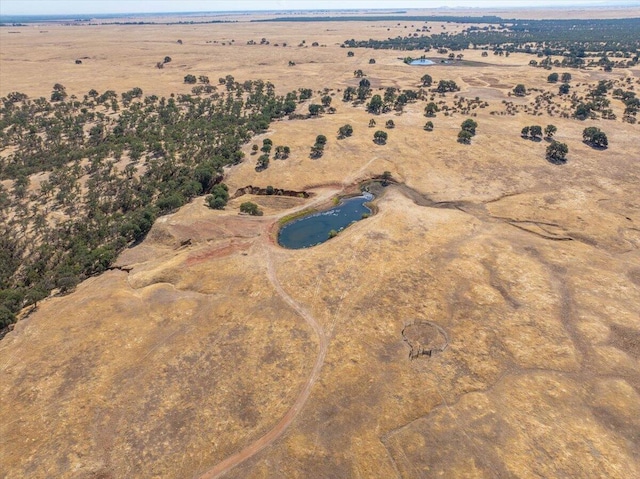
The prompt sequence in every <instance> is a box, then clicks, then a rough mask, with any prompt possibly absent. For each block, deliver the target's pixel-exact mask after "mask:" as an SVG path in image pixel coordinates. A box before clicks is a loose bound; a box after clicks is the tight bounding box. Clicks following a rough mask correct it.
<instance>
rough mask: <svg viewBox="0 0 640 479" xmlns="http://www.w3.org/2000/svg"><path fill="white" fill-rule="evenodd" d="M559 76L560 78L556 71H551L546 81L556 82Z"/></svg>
mask: <svg viewBox="0 0 640 479" xmlns="http://www.w3.org/2000/svg"><path fill="white" fill-rule="evenodd" d="M559 78H560V75H558V74H557V73H552V74H551V75H549V76H548V77H547V81H548V82H549V83H557V81H558V79H559Z"/></svg>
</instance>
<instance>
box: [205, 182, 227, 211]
mask: <svg viewBox="0 0 640 479" xmlns="http://www.w3.org/2000/svg"><path fill="white" fill-rule="evenodd" d="M205 201H206V202H207V205H209V208H213V209H214V210H222V209H224V207H225V206H226V205H227V201H229V188H228V187H227V185H225V184H224V183H219V184H217V185H216V186H214V187H213V189H212V190H211V194H210V195H208V196H207V197H206V198H205Z"/></svg>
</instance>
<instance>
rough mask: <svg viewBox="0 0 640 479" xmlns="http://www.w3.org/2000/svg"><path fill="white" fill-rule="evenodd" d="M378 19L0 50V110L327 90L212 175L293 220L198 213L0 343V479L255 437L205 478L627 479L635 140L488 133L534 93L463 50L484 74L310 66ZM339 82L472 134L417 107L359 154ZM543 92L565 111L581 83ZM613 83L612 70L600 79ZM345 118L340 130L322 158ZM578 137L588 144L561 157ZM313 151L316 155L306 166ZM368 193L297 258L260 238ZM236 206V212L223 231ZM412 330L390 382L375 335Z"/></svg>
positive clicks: (518, 66)
mask: <svg viewBox="0 0 640 479" xmlns="http://www.w3.org/2000/svg"><path fill="white" fill-rule="evenodd" d="M492 13H493V12H492ZM598 16H599V15H598ZM395 23H397V22H393V23H390V22H380V23H371V24H368V23H365V22H357V23H349V22H335V23H327V24H322V23H300V24H298V23H292V24H271V23H269V24H250V23H237V24H214V25H184V26H136V27H133V26H101V27H88V26H78V27H65V26H58V25H47V26H46V27H43V26H41V25H39V26H30V27H23V28H19V29H13V28H12V29H6V28H3V29H0V52H1V54H2V55H1V57H0V74H1V80H2V81H1V82H0V95H6V94H7V93H8V92H10V91H16V90H18V91H22V92H25V93H27V94H29V95H30V96H34V97H37V96H40V95H42V96H47V97H48V96H49V94H50V91H51V87H52V85H53V84H54V83H56V82H59V83H62V84H64V85H65V86H66V87H67V91H68V92H69V94H75V95H77V96H82V95H84V94H86V92H87V91H88V90H89V89H91V88H95V89H97V90H98V91H104V90H106V89H113V90H116V91H118V92H120V91H124V90H126V89H130V88H132V87H135V86H139V87H141V88H142V89H143V90H144V92H145V94H152V93H154V94H158V95H169V94H170V93H172V92H176V93H180V92H184V93H186V92H188V91H189V89H190V87H188V86H186V85H184V84H183V82H182V79H183V77H184V76H185V75H186V74H189V73H191V74H194V75H196V76H197V75H208V76H209V77H210V78H211V80H212V82H214V83H216V80H217V78H218V77H220V76H225V75H227V74H232V75H233V76H234V77H235V78H236V79H237V80H239V81H244V80H248V79H258V78H261V79H264V80H269V81H271V82H273V83H274V84H275V85H276V88H277V90H278V91H279V92H281V93H284V92H287V91H290V90H292V89H297V88H300V87H306V88H312V89H313V90H314V92H315V93H314V99H313V101H315V102H319V98H320V93H319V91H321V90H323V89H324V88H327V89H329V92H330V94H334V95H335V96H334V99H333V103H332V106H335V107H336V108H337V112H336V113H335V114H333V115H328V114H326V115H323V116H322V117H320V118H317V119H309V120H283V121H278V122H275V123H273V124H272V125H271V128H270V130H269V131H268V132H267V133H266V134H265V135H264V136H262V137H259V138H257V139H256V141H257V142H260V141H261V138H266V137H269V138H271V139H272V140H273V142H274V146H276V145H288V146H290V147H291V150H292V154H291V156H290V158H289V159H287V160H273V159H272V161H271V165H270V166H269V168H268V169H267V170H265V171H263V172H260V173H257V172H256V171H255V168H254V167H255V156H251V155H250V147H251V144H248V145H246V154H247V157H246V158H247V159H246V161H245V162H243V163H242V164H240V165H238V166H235V167H233V168H230V169H228V171H227V172H226V178H225V182H226V183H227V184H228V185H229V187H230V190H231V191H232V192H233V191H235V189H237V188H240V187H244V186H247V185H254V186H260V187H266V186H267V185H273V186H275V187H278V188H286V189H292V190H303V189H305V190H310V191H312V192H314V193H315V196H313V197H312V198H311V199H308V200H304V199H300V198H279V199H275V198H273V197H265V196H242V197H240V198H237V199H234V200H232V201H231V202H230V203H229V205H228V206H227V208H226V210H225V211H213V210H210V209H208V208H206V207H205V206H204V201H203V200H202V199H198V200H196V201H194V202H193V203H191V204H189V205H187V206H185V207H183V208H182V209H181V210H180V211H178V212H177V213H175V214H173V215H169V216H166V217H163V218H161V219H159V220H158V221H157V222H156V224H155V225H154V227H153V229H152V231H151V233H150V234H149V235H148V237H147V238H146V239H145V241H144V242H142V243H141V244H140V245H137V246H135V247H134V248H131V249H129V250H127V251H126V252H125V253H123V254H122V255H121V257H120V258H119V260H118V265H119V267H120V268H121V269H115V270H112V271H109V272H107V273H105V274H103V275H102V276H100V277H95V278H91V279H89V280H87V281H85V282H84V283H82V284H81V285H80V286H79V287H78V289H77V291H76V292H74V293H72V294H70V295H68V296H64V297H57V298H52V299H49V300H47V301H45V302H43V303H42V304H41V305H40V306H39V308H38V310H37V311H36V312H35V313H33V314H32V315H31V316H30V317H29V318H28V319H26V320H24V321H21V322H19V323H18V324H17V326H16V329H15V331H14V332H12V333H10V334H9V335H7V336H6V338H5V339H3V340H2V342H0V377H1V378H2V379H1V380H0V402H1V403H2V404H3V407H2V409H1V410H0V463H1V464H2V468H1V469H2V473H1V474H0V476H2V477H6V478H22V477H43V478H44V477H69V478H71V477H74V478H80V477H82V478H103V479H106V478H122V477H158V478H160V477H162V478H171V477H175V478H184V477H197V476H198V475H200V474H205V473H206V472H207V471H211V470H212V469H214V468H215V467H216V466H217V465H218V464H220V463H221V462H222V461H223V460H225V459H226V458H228V457H230V456H232V455H233V454H234V453H237V452H238V451H243V450H244V448H246V447H250V446H251V445H252V444H254V443H255V441H257V440H258V439H259V438H260V437H262V436H264V435H265V434H268V433H269V431H276V430H277V429H278V428H280V429H281V430H277V431H276V432H275V433H274V434H275V437H274V440H273V441H268V444H266V447H264V448H263V449H261V450H260V451H258V452H257V453H256V454H252V455H249V454H247V458H246V459H247V460H246V461H244V462H242V463H240V464H239V465H238V466H237V467H235V468H233V469H231V470H229V471H228V472H227V474H226V476H225V477H237V478H241V477H242V478H264V477H274V478H276V477H277V478H280V477H300V478H303V477H380V478H388V477H402V478H418V477H467V478H481V477H487V478H489V477H522V478H534V477H576V478H578V477H581V478H591V477H607V478H629V477H638V476H640V372H639V371H640V364H639V361H640V320H639V311H640V162H639V159H640V145H639V143H638V139H639V138H640V127H639V126H638V125H631V124H628V123H623V122H621V121H620V120H616V121H604V120H601V121H587V122H580V121H578V120H574V119H561V118H559V117H557V116H556V117H553V118H550V117H548V116H547V115H546V114H544V115H543V116H537V117H534V116H531V115H527V114H524V113H518V114H517V115H516V116H506V115H499V114H498V115H495V114H494V115H492V114H490V112H491V111H504V105H503V103H502V100H512V99H510V98H509V97H508V92H509V91H510V90H511V89H512V88H513V87H514V86H515V85H516V84H517V83H525V84H526V85H527V86H530V87H534V86H535V87H537V88H542V89H553V90H554V91H556V90H557V85H556V86H553V85H549V86H547V84H546V76H547V75H548V72H546V71H545V70H542V69H534V68H531V67H529V66H527V63H528V61H529V59H530V57H528V56H520V55H511V56H510V57H508V58H502V57H500V58H499V57H497V56H493V55H490V56H489V57H488V58H482V57H481V56H480V54H481V52H480V51H477V52H474V51H466V52H464V55H465V60H475V61H478V62H486V65H485V66H456V65H453V66H440V65H436V66H433V67H429V68H428V69H425V68H417V67H410V66H407V65H404V64H403V63H402V62H401V61H400V60H398V59H397V57H399V56H402V55H401V52H394V51H390V50H379V51H367V50H364V49H357V50H355V57H353V58H348V57H347V52H346V50H345V49H342V48H340V47H339V46H338V45H339V44H340V43H341V42H342V41H344V40H345V39H348V38H357V39H362V38H369V37H372V38H386V37H388V36H396V35H402V34H404V33H406V32H407V30H410V29H411V25H412V23H411V22H409V23H401V25H396V24H395ZM405 25H406V26H408V29H405V28H404V26H405ZM437 26H438V25H435V27H437ZM388 29H390V30H388ZM8 30H12V31H13V30H17V31H20V33H19V34H11V33H9V31H8ZM44 30H46V33H41V31H44ZM434 30H435V29H434ZM263 37H264V38H267V39H268V40H269V41H270V42H271V44H270V45H267V46H259V45H256V46H249V45H247V44H246V43H247V41H249V40H252V39H253V40H255V41H257V42H259V41H260V39H261V38H263ZM178 39H181V40H182V41H183V44H182V45H179V44H177V43H176V40H178ZM231 40H235V41H234V42H233V45H231V46H230V45H225V46H222V45H221V43H222V42H225V43H229V42H230V41H231ZM302 40H305V41H306V45H307V46H306V47H298V45H299V44H300V43H301V41H302ZM208 41H217V42H219V43H216V44H214V43H207V42H208ZM314 41H317V42H319V43H320V44H321V45H326V46H319V47H311V44H312V42H314ZM285 42H286V43H287V47H283V46H282V44H283V43H285ZM275 43H278V44H280V46H278V47H276V46H274V44H275ZM166 55H168V56H171V57H172V59H173V61H172V62H171V63H169V64H167V65H166V66H165V68H164V69H162V70H159V69H156V68H155V67H154V65H155V63H156V62H157V61H160V60H162V58H164V56H166ZM76 58H83V64H82V65H75V64H74V60H75V59H76ZM370 58H375V60H376V63H375V64H374V65H370V64H369V59H370ZM290 60H291V61H294V62H295V63H296V66H293V67H289V66H287V64H288V62H289V61H290ZM356 69H362V70H364V72H365V73H366V74H367V78H369V79H370V81H371V83H372V87H373V88H374V89H377V88H379V87H390V86H394V87H399V88H416V87H417V86H418V83H419V78H420V77H421V76H422V75H423V74H424V73H425V72H428V73H429V74H430V75H432V76H433V78H434V79H436V81H437V80H439V79H452V80H455V81H456V82H457V83H458V85H460V86H461V88H462V89H461V91H460V92H459V93H458V95H461V96H464V97H467V98H474V97H476V96H479V97H480V99H482V100H486V101H487V102H489V106H488V107H486V108H483V109H478V110H477V117H476V118H475V119H476V121H477V122H478V124H479V126H478V134H477V136H476V137H474V139H473V141H472V144H471V145H469V146H466V145H461V144H459V143H458V142H457V141H456V136H457V132H458V130H459V126H460V123H461V122H462V121H463V120H464V119H465V118H467V116H462V115H460V114H454V115H452V116H444V115H443V114H442V113H439V114H438V116H437V117H436V118H435V119H433V121H434V124H435V130H434V131H433V132H431V133H427V132H425V131H424V130H423V128H422V127H423V125H424V123H425V121H426V120H427V119H426V118H425V117H424V116H423V109H424V103H423V102H418V103H415V104H409V105H408V106H407V107H406V108H405V111H404V113H402V114H396V113H395V112H394V113H389V114H384V115H380V116H379V117H376V121H377V124H378V127H379V128H376V129H382V128H381V127H382V126H383V125H384V122H385V121H386V120H387V119H393V120H394V122H395V124H396V127H395V129H392V130H387V131H388V132H389V140H388V143H387V145H384V146H378V145H375V144H374V143H373V141H372V139H373V132H374V131H375V130H376V129H372V128H369V127H368V122H369V119H370V118H371V117H372V115H370V114H368V113H366V112H365V111H364V108H363V107H352V106H351V105H349V104H345V103H343V102H342V101H341V99H342V93H341V92H340V91H339V90H341V89H344V88H345V87H347V86H353V85H356V84H357V81H358V80H357V79H356V78H354V76H353V71H354V70H356ZM571 73H572V74H573V81H572V84H573V85H577V84H581V85H582V86H580V87H578V86H576V89H577V90H578V91H586V85H587V84H588V83H592V84H593V83H594V82H596V81H597V80H598V79H601V78H603V75H604V74H603V72H601V71H571ZM627 76H628V77H631V78H633V80H634V81H637V79H638V77H639V72H638V71H637V69H636V70H635V71H619V70H615V71H614V73H611V74H607V75H606V77H607V78H612V79H614V78H621V77H627ZM447 97H448V101H449V102H451V99H452V94H448V95H447ZM512 101H514V102H516V100H515V99H513V100H512ZM530 101H531V98H530V97H528V98H526V99H524V100H522V101H521V102H522V103H523V104H526V103H528V102H530ZM516 103H517V102H516ZM618 107H619V106H617V107H616V108H618ZM301 109H306V104H304V105H301ZM474 111H476V110H474ZM345 123H350V124H351V125H353V127H354V135H353V137H351V138H346V139H343V140H337V139H336V134H337V130H338V128H339V127H340V126H342V125H344V124H345ZM548 123H553V124H554V125H556V126H557V127H558V134H557V138H558V139H559V140H560V141H563V142H565V143H567V144H568V145H569V148H570V153H569V157H568V162H567V164H565V165H553V164H551V163H549V162H547V161H546V160H545V159H544V150H545V146H546V143H545V142H540V143H535V142H532V141H528V140H523V139H521V138H520V130H521V129H522V127H523V126H525V125H531V124H540V125H542V126H543V127H544V126H545V125H546V124H548ZM591 125H595V126H599V127H600V128H602V129H603V130H604V131H605V132H606V133H607V136H608V138H609V145H610V146H609V148H608V149H607V150H604V151H596V150H593V149H591V148H590V147H588V146H586V145H584V144H583V143H582V142H581V140H582V130H583V129H584V128H585V127H586V126H591ZM318 134H324V135H326V136H327V137H328V139H329V141H328V144H327V147H326V150H325V153H324V155H323V156H322V157H321V158H320V159H318V160H311V159H310V158H309V148H310V147H311V146H312V144H313V142H314V141H315V137H316V135H318ZM383 171H390V172H391V173H392V174H393V177H394V179H396V180H397V181H398V182H400V183H404V184H405V185H406V187H401V186H391V187H389V188H387V189H386V190H385V193H384V195H382V196H381V197H380V198H379V199H378V200H377V208H378V213H377V214H376V215H374V216H372V217H371V218H368V219H366V220H364V221H361V222H358V223H356V224H355V225H353V226H351V227H350V228H348V229H346V230H345V231H343V232H342V233H341V234H340V235H339V236H338V237H336V238H334V239H332V240H331V241H328V242H326V243H324V244H322V245H320V246H317V247H314V248H311V249H308V250H284V249H282V248H280V247H278V246H277V245H276V244H274V242H273V237H272V232H273V224H274V223H276V222H277V220H278V218H279V217H281V216H283V215H286V214H290V213H291V212H294V211H296V210H299V209H301V208H304V207H308V206H309V205H312V204H316V205H317V204H320V203H322V202H326V201H327V200H329V199H330V198H331V197H332V196H333V195H335V194H338V193H340V192H341V191H342V190H343V189H344V188H346V187H348V186H350V185H353V184H354V183H356V182H358V181H361V180H365V179H367V178H370V177H372V176H374V175H379V174H381V173H382V172H383ZM248 199H250V200H252V201H255V202H256V203H258V204H259V205H260V206H261V207H263V208H264V211H265V215H264V216H263V217H260V218H252V217H246V216H239V215H238V214H237V213H238V208H239V205H240V203H241V202H243V201H247V200H248ZM429 199H430V200H433V201H436V202H447V201H448V202H456V204H455V206H457V208H453V207H452V208H442V207H433V205H432V203H431V202H430V201H428V200H429ZM421 204H422V205H432V206H421ZM186 240H190V242H189V244H186V243H185V242H186ZM301 311H302V313H304V314H302V313H301ZM305 315H308V316H309V317H310V318H311V319H312V320H313V321H314V322H315V323H316V324H317V326H318V327H319V329H314V323H313V321H312V322H310V321H309V318H308V317H306V316H305ZM416 319H417V320H425V321H431V322H433V323H435V324H438V325H439V326H441V327H442V328H444V330H445V331H446V332H447V334H448V337H449V341H450V343H449V346H448V348H447V349H446V350H445V351H444V352H442V353H440V354H436V355H434V356H432V357H430V358H427V357H421V358H418V359H416V360H414V361H410V360H409V358H408V354H409V348H408V346H407V344H406V343H405V342H404V341H403V338H402V334H401V332H402V329H403V326H404V324H405V323H407V322H409V321H412V320H416ZM323 342H326V344H327V351H326V357H322V358H318V350H319V348H320V349H322V348H321V345H322V343H323ZM318 359H321V360H322V361H321V369H320V372H319V376H318V377H317V380H315V381H312V382H311V384H310V386H311V390H310V391H311V392H310V396H309V398H308V400H306V401H304V402H303V403H302V404H299V403H298V402H297V401H298V400H297V398H300V394H301V393H300V391H302V390H303V389H304V386H305V384H307V385H309V378H310V377H313V374H312V369H313V367H314V365H315V364H316V363H317V361H318ZM294 404H295V405H296V408H295V411H293V412H292V413H291V414H292V418H291V421H290V422H289V423H288V424H286V425H285V426H283V427H281V424H279V421H280V420H281V418H283V417H284V416H285V415H286V414H287V412H288V411H291V409H290V408H291V407H292V405H294ZM298 406H300V407H299V408H298ZM276 433H277V434H276ZM249 456H250V457H249ZM212 474H213V473H212ZM212 474H210V475H209V476H207V477H212Z"/></svg>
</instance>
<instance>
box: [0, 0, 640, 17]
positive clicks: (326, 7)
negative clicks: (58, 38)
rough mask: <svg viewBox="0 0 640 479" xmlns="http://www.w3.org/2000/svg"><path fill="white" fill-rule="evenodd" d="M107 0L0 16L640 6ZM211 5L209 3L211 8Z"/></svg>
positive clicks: (562, 0)
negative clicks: (373, 4) (372, 5)
mask: <svg viewBox="0 0 640 479" xmlns="http://www.w3.org/2000/svg"><path fill="white" fill-rule="evenodd" d="M212 3H213V2H210V1H205V0H182V1H173V0H151V1H149V0H147V1H143V0H127V1H123V0H111V1H93V2H84V1H82V2H81V1H75V0H33V1H26V0H3V1H2V4H1V5H0V17H17V16H19V17H43V16H46V17H53V16H56V17H68V16H104V15H112V16H124V15H128V16H131V15H154V14H155V15H164V14H187V15H194V14H233V13H256V12H262V13H267V12H293V11H295V12H319V11H335V12H340V11H353V10H367V11H375V10H383V11H384V10H395V11H397V10H443V9H446V10H452V11H453V10H460V9H465V10H469V9H473V10H477V11H478V12H481V11H486V10H495V9H513V10H540V9H548V10H560V9H567V8H595V9H601V8H611V7H640V0H618V1H613V2H606V1H603V0H558V1H553V2H551V1H549V0H542V1H541V2H539V3H538V4H536V5H535V6H533V7H532V6H530V2H529V1H528V0H513V1H505V0H493V1H491V0H489V1H487V2H483V6H482V7H479V6H478V3H477V2H475V1H470V0H457V1H456V2H455V5H451V3H453V2H449V4H444V5H443V1H442V0H405V1H391V0H379V1H377V2H376V5H375V6H374V7H371V6H369V5H367V4H368V3H369V2H368V1H364V0H347V1H337V0H296V1H293V0H235V1H232V0H221V1H218V2H215V3H213V5H212ZM212 7H213V8H212Z"/></svg>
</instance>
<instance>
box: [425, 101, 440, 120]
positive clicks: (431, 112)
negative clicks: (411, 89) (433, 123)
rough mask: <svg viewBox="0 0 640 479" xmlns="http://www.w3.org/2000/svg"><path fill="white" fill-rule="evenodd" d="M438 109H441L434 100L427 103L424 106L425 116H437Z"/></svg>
mask: <svg viewBox="0 0 640 479" xmlns="http://www.w3.org/2000/svg"><path fill="white" fill-rule="evenodd" d="M438 111H440V109H439V108H438V105H436V104H435V103H434V102H429V103H427V106H426V107H425V108H424V116H426V117H431V118H432V117H434V116H436V113H437V112H438Z"/></svg>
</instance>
